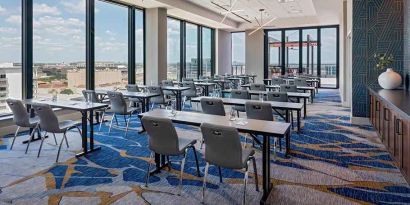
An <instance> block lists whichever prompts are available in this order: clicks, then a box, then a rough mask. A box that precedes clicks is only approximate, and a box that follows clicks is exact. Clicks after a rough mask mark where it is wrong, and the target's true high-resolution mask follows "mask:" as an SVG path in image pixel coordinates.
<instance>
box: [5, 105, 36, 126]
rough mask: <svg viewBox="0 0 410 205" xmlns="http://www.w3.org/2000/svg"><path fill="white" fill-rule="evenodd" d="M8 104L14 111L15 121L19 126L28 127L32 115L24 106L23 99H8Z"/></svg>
mask: <svg viewBox="0 0 410 205" xmlns="http://www.w3.org/2000/svg"><path fill="white" fill-rule="evenodd" d="M6 102H7V105H8V106H9V108H10V110H11V112H13V121H14V123H16V125H17V126H22V127H27V126H29V125H30V123H29V119H30V115H29V113H28V112H27V108H26V107H25V106H24V104H23V102H22V101H21V100H16V99H7V100H6Z"/></svg>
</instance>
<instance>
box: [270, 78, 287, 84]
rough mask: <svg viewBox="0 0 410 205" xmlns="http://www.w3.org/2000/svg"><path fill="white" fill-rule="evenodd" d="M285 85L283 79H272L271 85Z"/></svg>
mask: <svg viewBox="0 0 410 205" xmlns="http://www.w3.org/2000/svg"><path fill="white" fill-rule="evenodd" d="M282 84H285V80H284V79H283V78H272V85H282Z"/></svg>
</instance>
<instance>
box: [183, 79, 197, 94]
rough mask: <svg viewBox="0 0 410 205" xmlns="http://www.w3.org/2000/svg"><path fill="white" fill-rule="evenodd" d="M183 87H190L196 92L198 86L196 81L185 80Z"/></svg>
mask: <svg viewBox="0 0 410 205" xmlns="http://www.w3.org/2000/svg"><path fill="white" fill-rule="evenodd" d="M181 84H182V87H189V88H190V90H194V91H195V92H196V87H195V83H194V81H184V82H182V83H181Z"/></svg>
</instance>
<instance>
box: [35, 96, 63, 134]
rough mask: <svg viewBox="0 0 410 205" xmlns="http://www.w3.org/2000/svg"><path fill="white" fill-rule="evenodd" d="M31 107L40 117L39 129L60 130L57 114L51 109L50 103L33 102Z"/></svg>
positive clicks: (53, 131) (47, 130)
mask: <svg viewBox="0 0 410 205" xmlns="http://www.w3.org/2000/svg"><path fill="white" fill-rule="evenodd" d="M32 107H33V109H34V111H35V112H36V114H37V116H38V117H39V118H40V127H41V130H43V131H46V132H51V133H59V132H61V130H60V126H59V123H58V118H57V115H56V114H55V113H54V111H53V109H51V107H50V105H48V104H43V103H34V104H32Z"/></svg>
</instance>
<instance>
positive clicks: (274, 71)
mask: <svg viewBox="0 0 410 205" xmlns="http://www.w3.org/2000/svg"><path fill="white" fill-rule="evenodd" d="M268 43H269V45H268V56H269V57H268V58H269V59H268V78H272V77H274V76H280V75H281V70H282V32H281V31H269V32H268Z"/></svg>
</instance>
